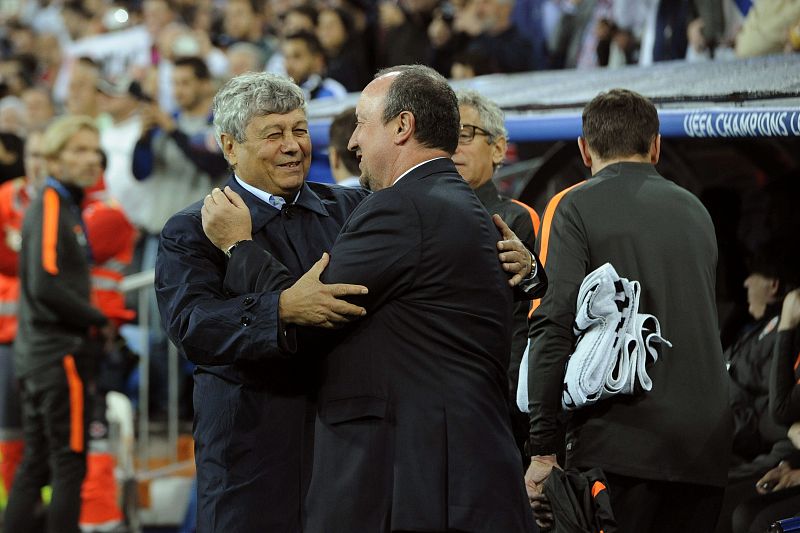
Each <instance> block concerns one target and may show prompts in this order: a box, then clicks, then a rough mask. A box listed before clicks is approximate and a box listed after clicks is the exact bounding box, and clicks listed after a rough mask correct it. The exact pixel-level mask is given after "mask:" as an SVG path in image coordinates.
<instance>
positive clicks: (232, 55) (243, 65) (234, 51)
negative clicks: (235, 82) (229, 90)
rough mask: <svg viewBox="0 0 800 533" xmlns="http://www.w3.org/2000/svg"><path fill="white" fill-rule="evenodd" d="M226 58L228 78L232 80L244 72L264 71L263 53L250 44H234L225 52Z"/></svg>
mask: <svg viewBox="0 0 800 533" xmlns="http://www.w3.org/2000/svg"><path fill="white" fill-rule="evenodd" d="M225 54H226V55H227V56H228V76H229V77H231V78H234V77H236V76H238V75H239V74H243V73H245V72H261V71H262V70H264V63H265V61H264V52H263V51H262V49H261V48H259V47H258V46H256V45H254V44H252V43H246V42H239V43H234V44H232V45H230V46H229V47H228V49H227V50H226V51H225Z"/></svg>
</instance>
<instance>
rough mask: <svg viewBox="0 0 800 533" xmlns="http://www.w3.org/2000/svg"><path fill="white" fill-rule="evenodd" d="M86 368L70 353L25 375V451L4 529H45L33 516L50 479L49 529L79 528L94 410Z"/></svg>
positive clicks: (56, 532) (19, 532)
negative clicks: (87, 446)
mask: <svg viewBox="0 0 800 533" xmlns="http://www.w3.org/2000/svg"><path fill="white" fill-rule="evenodd" d="M86 374H87V371H86V370H79V369H78V367H77V366H76V364H75V358H73V357H72V356H71V355H67V356H65V357H64V358H63V359H61V360H59V361H57V362H56V363H54V364H52V365H50V366H48V367H46V368H44V369H42V370H40V371H38V372H36V374H35V375H32V376H29V377H27V378H25V379H24V380H23V381H22V427H23V433H24V439H25V452H24V455H23V457H22V463H21V464H20V466H19V468H18V469H17V474H16V476H15V477H14V486H13V488H12V489H11V494H10V495H9V498H8V507H7V508H6V517H5V530H6V531H13V532H15V533H29V532H30V533H33V532H38V531H41V529H40V528H39V527H40V526H38V525H36V524H35V521H34V520H33V516H34V514H35V510H36V508H37V507H38V506H39V505H40V502H41V490H42V487H44V486H45V485H47V484H50V486H51V487H52V489H53V493H52V498H51V500H50V506H49V508H48V511H47V529H46V531H48V532H49V533H75V532H78V531H79V529H78V518H79V516H80V510H81V485H82V484H83V478H84V476H85V475H86V442H87V438H88V431H87V427H88V415H89V413H90V411H91V406H90V405H88V402H89V395H88V390H87V389H88V384H87V383H86V382H87V380H86V377H87V376H86Z"/></svg>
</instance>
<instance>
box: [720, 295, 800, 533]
mask: <svg viewBox="0 0 800 533" xmlns="http://www.w3.org/2000/svg"><path fill="white" fill-rule="evenodd" d="M798 326H800V289H795V290H793V291H792V292H790V293H789V294H787V295H786V298H784V300H783V307H782V309H781V320H780V322H779V324H778V333H777V336H778V338H777V339H776V343H775V352H774V354H773V356H772V368H771V370H770V411H771V412H772V415H773V416H774V417H775V419H776V420H777V421H779V422H782V423H784V424H787V425H788V424H792V425H791V427H790V428H789V432H788V437H789V440H791V441H792V445H793V449H792V450H791V452H790V453H789V454H788V455H787V456H786V457H784V458H783V460H782V461H781V462H780V463H778V465H777V466H776V467H774V468H772V469H771V470H770V471H768V472H767V473H766V474H764V475H763V476H762V477H761V478H760V479H759V480H758V481H757V482H756V486H755V489H756V492H758V495H757V496H754V497H752V498H750V499H748V500H746V501H745V502H743V503H742V504H741V505H739V507H737V509H736V511H735V512H734V514H733V531H734V532H736V533H740V532H741V533H750V532H751V531H753V532H756V531H766V530H767V527H769V525H770V524H772V523H773V522H774V521H776V520H779V519H781V518H787V517H790V516H793V515H794V516H797V513H798V509H800V450H799V449H798V448H800V438H798V437H800V372H798V365H797V354H798V353H799V352H800V330H799V329H798Z"/></svg>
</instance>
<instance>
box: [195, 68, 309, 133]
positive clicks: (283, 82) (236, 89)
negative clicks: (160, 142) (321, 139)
mask: <svg viewBox="0 0 800 533" xmlns="http://www.w3.org/2000/svg"><path fill="white" fill-rule="evenodd" d="M211 109H212V112H213V113H214V134H215V136H216V139H217V143H219V144H220V146H222V140H221V136H222V134H223V133H227V134H229V135H231V136H233V138H234V139H235V140H236V142H239V143H242V142H244V141H245V130H246V129H247V125H248V124H250V121H251V120H253V117H260V116H263V115H270V114H272V113H277V114H280V115H283V114H286V113H290V112H292V111H294V110H295V109H302V110H303V111H305V110H306V101H305V98H304V97H303V91H302V89H300V87H298V86H297V85H296V84H295V83H294V82H293V81H292V80H290V79H289V78H286V77H284V76H278V75H277V74H272V73H269V72H246V73H244V74H242V75H240V76H236V77H235V78H233V79H231V80H229V81H228V82H227V83H226V84H225V85H223V86H222V88H221V89H220V90H219V91H218V92H217V94H216V96H214V103H213V104H212V107H211Z"/></svg>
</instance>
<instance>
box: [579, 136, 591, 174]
mask: <svg viewBox="0 0 800 533" xmlns="http://www.w3.org/2000/svg"><path fill="white" fill-rule="evenodd" d="M578 150H580V152H581V159H583V164H584V165H586V167H588V168H592V154H591V153H589V145H588V144H586V139H584V138H583V137H578Z"/></svg>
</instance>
